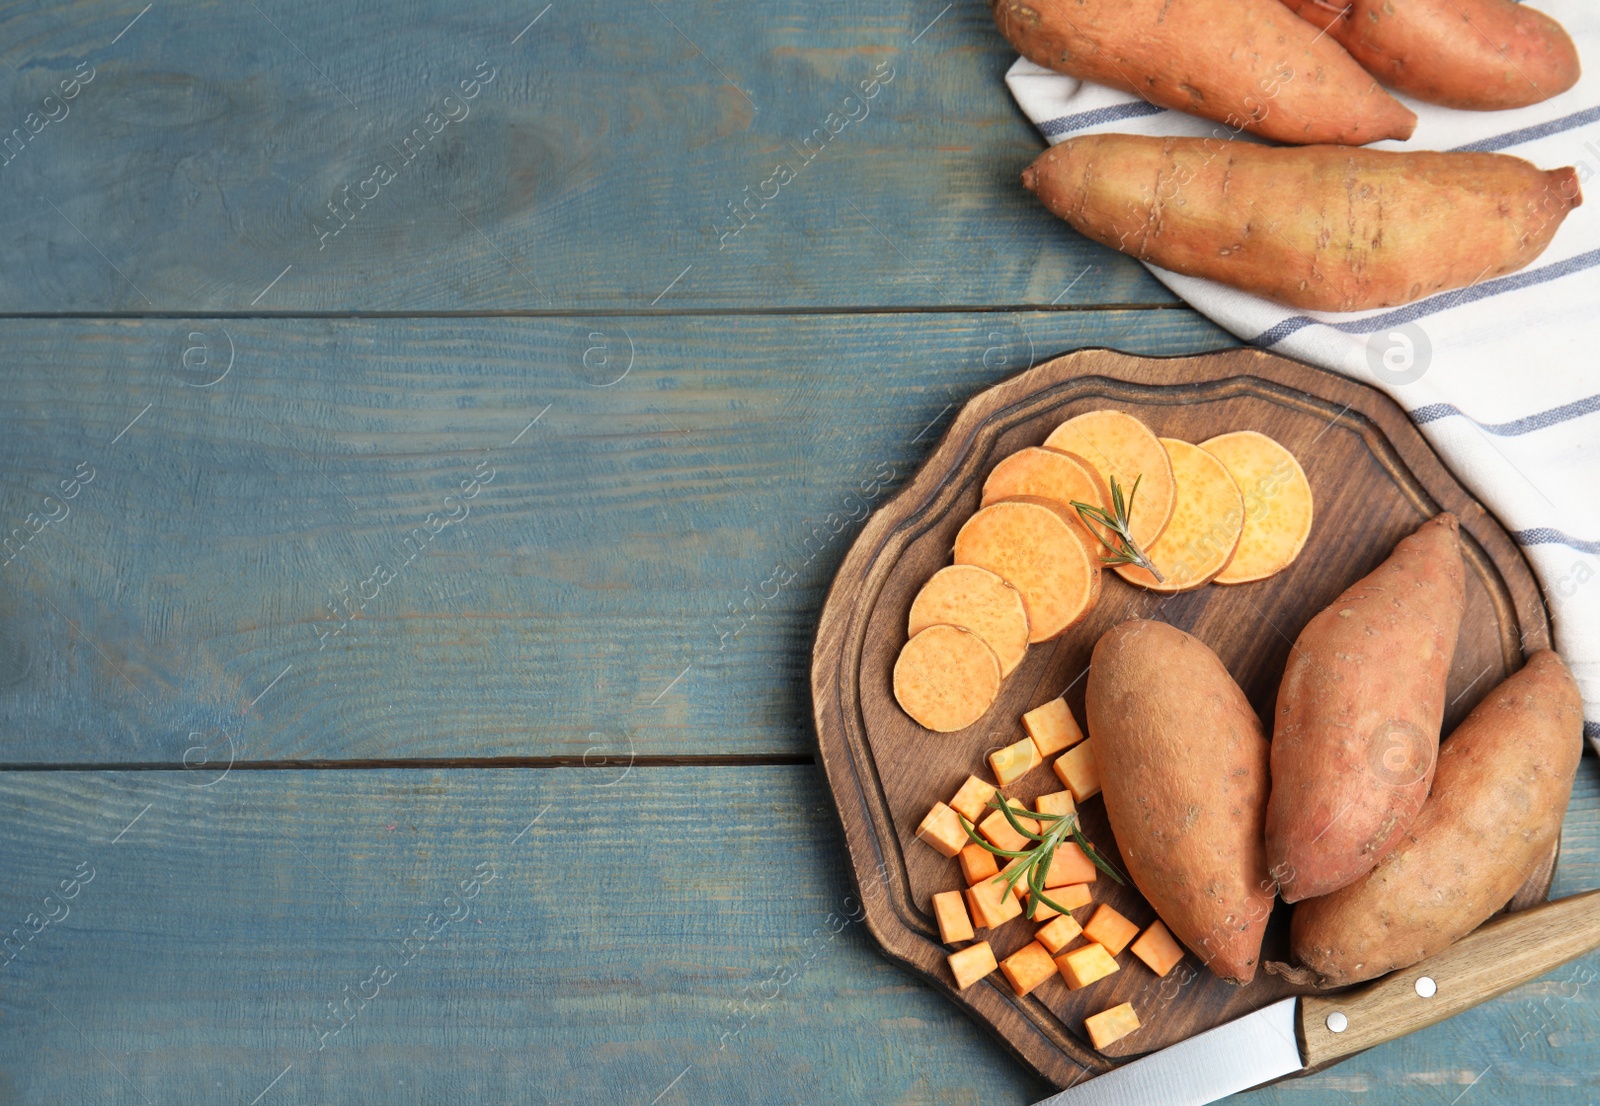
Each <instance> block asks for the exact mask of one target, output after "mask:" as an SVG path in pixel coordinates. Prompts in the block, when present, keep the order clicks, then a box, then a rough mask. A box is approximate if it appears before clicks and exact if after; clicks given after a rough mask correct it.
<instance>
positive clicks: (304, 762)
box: [0, 753, 817, 772]
mask: <svg viewBox="0 0 1600 1106" xmlns="http://www.w3.org/2000/svg"><path fill="white" fill-rule="evenodd" d="M622 762H623V758H621V757H617V758H614V759H612V758H607V757H599V758H595V757H591V756H587V755H582V756H549V757H506V756H500V757H392V758H386V757H356V758H350V759H334V758H321V757H312V758H303V759H292V758H291V759H284V760H240V761H235V762H234V763H233V764H231V765H229V767H228V770H229V771H232V772H282V771H307V770H336V771H351V770H355V771H371V770H385V769H395V768H427V769H435V770H452V769H460V768H469V769H470V768H531V769H549V768H592V769H593V768H609V769H611V770H612V771H615V770H616V769H617V768H618V767H621V766H622ZM816 762H817V761H816V757H815V756H813V755H812V754H810V753H728V754H716V753H708V754H704V755H698V756H697V755H692V754H689V755H681V756H680V755H655V756H649V755H641V756H635V757H632V758H629V759H628V760H627V765H628V767H631V768H784V767H795V766H798V765H813V764H815V763H816ZM205 768H206V770H208V771H215V770H216V766H215V765H210V764H208V765H206V766H205ZM191 771H194V769H193V768H190V767H188V766H187V765H184V764H183V763H181V762H179V763H170V762H167V761H135V762H131V763H116V762H106V763H88V762H86V763H82V764H0V772H191Z"/></svg>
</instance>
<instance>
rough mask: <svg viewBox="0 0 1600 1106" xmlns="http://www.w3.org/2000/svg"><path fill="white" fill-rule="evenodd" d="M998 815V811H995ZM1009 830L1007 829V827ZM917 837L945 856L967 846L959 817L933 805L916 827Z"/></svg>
mask: <svg viewBox="0 0 1600 1106" xmlns="http://www.w3.org/2000/svg"><path fill="white" fill-rule="evenodd" d="M995 813H996V814H999V813H1000V812H999V811H995ZM1007 828H1009V827H1007ZM917 836H918V837H920V838H922V839H923V840H924V841H926V842H927V843H928V844H930V845H932V846H933V847H934V848H936V849H938V850H939V851H940V852H941V853H943V854H944V855H945V856H955V855H957V854H958V853H960V852H961V847H962V846H963V845H966V844H969V843H970V842H969V840H968V838H967V831H966V830H964V829H962V828H961V815H959V814H957V813H956V812H955V811H953V810H951V809H950V808H949V807H947V806H945V805H944V804H943V803H934V804H933V809H932V810H930V811H928V816H927V817H926V818H924V819H923V820H922V825H920V826H918V827H917Z"/></svg>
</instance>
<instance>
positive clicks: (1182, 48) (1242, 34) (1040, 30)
mask: <svg viewBox="0 0 1600 1106" xmlns="http://www.w3.org/2000/svg"><path fill="white" fill-rule="evenodd" d="M990 2H991V6H992V7H993V8H994V15H995V22H996V23H997V24H999V26H1000V32H1001V33H1002V34H1003V35H1005V36H1006V38H1007V40H1008V41H1010V43H1011V45H1012V46H1014V47H1016V48H1017V50H1018V51H1019V52H1020V53H1021V54H1022V55H1023V56H1025V57H1026V58H1027V59H1028V60H1029V61H1032V62H1035V63H1037V64H1039V65H1043V66H1046V67H1047V68H1050V69H1055V70H1059V71H1060V72H1062V73H1066V74H1069V75H1070V76H1073V77H1079V78H1081V79H1083V80H1089V81H1094V82H1095V83H1097V84H1103V85H1109V86H1111V87H1112V88H1120V89H1122V90H1123V91H1125V92H1132V93H1134V94H1135V95H1138V96H1142V97H1144V98H1145V99H1146V100H1149V101H1150V102H1151V103H1152V104H1159V105H1160V106H1161V107H1165V108H1176V109H1177V110H1178V111H1186V112H1189V113H1190V114H1192V115H1200V116H1204V117H1205V118H1207V119H1214V120H1217V121H1218V122H1220V123H1225V124H1227V125H1228V126H1229V127H1231V128H1233V129H1234V130H1235V131H1238V130H1240V129H1243V130H1247V131H1251V132H1252V133H1255V134H1259V135H1261V136H1262V137H1264V138H1271V139H1275V140H1277V141H1279V142H1338V143H1343V144H1346V145H1353V146H1359V145H1363V144H1364V143H1367V142H1376V141H1377V140H1379V139H1381V138H1409V137H1411V130H1412V128H1413V127H1415V126H1416V125H1417V117H1416V116H1415V115H1414V114H1412V112H1411V111H1410V110H1409V109H1407V108H1406V107H1404V106H1402V105H1401V103H1400V102H1399V101H1398V100H1396V99H1395V98H1394V97H1392V96H1390V95H1389V94H1388V93H1387V92H1385V91H1384V90H1383V89H1382V88H1381V87H1380V86H1379V84H1378V82H1377V81H1375V80H1374V79H1373V78H1372V75H1371V74H1369V73H1367V72H1365V71H1364V70H1363V69H1362V68H1361V66H1359V65H1357V64H1356V63H1355V61H1354V60H1353V59H1352V58H1351V57H1350V55H1349V54H1347V53H1345V52H1344V49H1343V47H1341V46H1340V45H1339V44H1338V43H1337V42H1335V41H1333V40H1332V39H1331V38H1329V37H1328V36H1327V35H1325V34H1319V33H1318V32H1317V30H1316V28H1314V27H1312V26H1311V25H1310V24H1308V23H1306V22H1305V21H1304V20H1301V19H1297V18H1295V17H1294V16H1293V15H1291V14H1290V13H1289V12H1287V11H1285V10H1284V9H1283V8H1282V7H1280V6H1278V5H1277V4H1276V3H1275V2H1274V0H1226V2H1224V0H990Z"/></svg>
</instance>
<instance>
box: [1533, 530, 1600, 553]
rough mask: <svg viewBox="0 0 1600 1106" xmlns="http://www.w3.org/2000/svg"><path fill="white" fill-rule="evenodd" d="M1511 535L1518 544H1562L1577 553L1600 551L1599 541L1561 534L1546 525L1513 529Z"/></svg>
mask: <svg viewBox="0 0 1600 1106" xmlns="http://www.w3.org/2000/svg"><path fill="white" fill-rule="evenodd" d="M1511 537H1512V540H1514V541H1515V542H1516V543H1517V544H1518V545H1564V546H1566V547H1567V548H1568V549H1575V550H1577V551H1578V552H1579V553H1600V541H1584V540H1583V539H1582V538H1575V537H1573V536H1572V535H1571V534H1563V533H1562V532H1561V531H1560V530H1552V529H1551V528H1550V527H1548V526H1536V527H1534V528H1533V529H1532V530H1513V531H1512V532H1511Z"/></svg>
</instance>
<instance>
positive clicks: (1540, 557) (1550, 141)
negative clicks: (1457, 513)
mask: <svg viewBox="0 0 1600 1106" xmlns="http://www.w3.org/2000/svg"><path fill="white" fill-rule="evenodd" d="M1537 6H1538V7H1539V8H1540V10H1542V11H1545V12H1547V13H1548V14H1550V15H1552V16H1554V17H1555V18H1556V19H1558V20H1560V21H1561V22H1562V24H1563V25H1564V26H1565V27H1566V28H1567V30H1568V32H1569V33H1570V34H1571V35H1572V38H1573V41H1574V42H1576V43H1577V46H1578V52H1579V56H1580V57H1581V58H1583V59H1584V60H1585V62H1586V63H1587V64H1586V69H1587V72H1586V74H1585V76H1584V77H1583V79H1582V80H1580V81H1579V82H1578V84H1577V86H1576V87H1574V88H1572V89H1570V90H1568V91H1567V92H1565V93H1562V94H1561V95H1560V96H1556V97H1553V98H1552V99H1550V100H1547V101H1545V102H1544V103H1542V104H1538V105H1535V106H1533V107H1528V108H1518V109H1516V110H1513V111H1496V112H1470V111H1455V110H1452V109H1450V108H1441V107H1435V106H1433V105H1431V104H1423V103H1418V102H1415V101H1412V100H1409V99H1406V98H1405V97H1401V99H1402V100H1404V102H1405V103H1406V106H1408V107H1410V108H1411V109H1412V110H1413V111H1415V112H1416V113H1417V116H1418V123H1417V130H1416V133H1415V134H1414V135H1413V136H1412V137H1411V139H1410V140H1408V141H1406V142H1381V143H1377V144H1376V148H1378V149H1404V150H1460V149H1472V150H1491V151H1496V152H1504V153H1508V154H1513V155H1515V156H1517V157H1521V158H1525V159H1526V160H1528V161H1531V162H1533V163H1534V164H1536V165H1538V166H1540V167H1542V168H1546V169H1554V168H1557V167H1559V166H1563V165H1571V166H1575V167H1576V168H1577V170H1578V177H1579V180H1580V181H1581V182H1583V183H1584V184H1585V185H1586V186H1587V185H1588V184H1589V183H1590V182H1593V181H1595V180H1596V177H1597V175H1600V6H1596V5H1594V4H1593V3H1592V0H1540V2H1539V4H1538V5H1537ZM1006 84H1007V85H1008V86H1009V87H1010V89H1011V93H1012V95H1013V96H1014V97H1015V98H1016V101H1017V103H1018V105H1019V106H1021V108H1022V110H1023V112H1024V113H1025V114H1026V115H1027V116H1028V118H1030V119H1031V120H1033V122H1034V124H1035V125H1036V126H1038V128H1039V130H1040V131H1041V132H1042V133H1043V134H1044V135H1045V137H1046V138H1047V139H1048V140H1049V141H1050V142H1052V143H1055V142H1060V141H1063V140H1064V139H1067V138H1070V137H1073V136H1075V135H1080V134H1091V133H1096V132H1108V131H1116V132H1121V133H1126V134H1153V135H1195V136H1204V135H1211V134H1216V135H1218V136H1220V137H1231V135H1230V133H1229V131H1228V128H1226V127H1224V126H1223V125H1222V124H1220V123H1213V122H1211V121H1209V120H1205V119H1198V118H1195V117H1194V116H1190V115H1185V114H1182V113H1180V112H1175V111H1168V110H1165V109H1162V108H1157V107H1155V106H1154V105H1151V104H1148V103H1146V102H1144V101H1142V100H1139V99H1137V98H1135V97H1133V96H1132V95H1130V94H1128V93H1123V92H1118V91H1115V90H1113V89H1109V88H1105V87H1102V86H1100V85H1094V84H1090V83H1087V82H1084V81H1079V80H1076V79H1074V78H1072V77H1067V76H1063V75H1061V74H1059V73H1054V72H1051V71H1050V70H1048V69H1042V68H1040V67H1039V66H1037V65H1034V64H1033V63H1032V62H1029V61H1027V60H1025V59H1019V60H1018V61H1017V63H1016V64H1015V65H1013V66H1012V67H1011V69H1010V71H1009V72H1008V73H1007V74H1006ZM1243 137H1246V138H1248V136H1243ZM1591 191H1593V192H1595V194H1594V195H1593V196H1591V198H1590V202H1589V204H1588V205H1587V206H1583V207H1580V208H1578V209H1577V210H1576V211H1574V212H1572V214H1570V215H1569V216H1568V217H1567V219H1566V221H1565V223H1563V224H1562V226H1561V228H1560V230H1559V231H1558V232H1557V234H1556V236H1555V240H1554V241H1553V242H1552V243H1551V244H1550V247H1549V248H1548V249H1547V250H1546V251H1545V253H1544V254H1543V255H1542V256H1541V257H1539V258H1538V259H1537V260H1535V261H1534V262H1533V264H1532V265H1530V266H1528V267H1527V268H1526V269H1524V270H1523V271H1522V272H1520V273H1514V274H1511V275H1510V276H1506V277H1501V278H1498V279H1494V280H1488V281H1484V282H1483V283H1481V284H1478V285H1475V286H1473V287H1471V288H1468V289H1463V290H1457V291H1454V292H1448V293H1443V294H1440V295H1437V296H1432V297H1430V298H1428V299H1424V300H1421V301H1419V302H1416V303H1412V304H1408V305H1406V306H1404V307H1401V308H1396V309H1390V310H1381V311H1364V312H1352V313H1338V314H1336V313H1318V312H1308V313H1301V312H1296V311H1294V310H1292V309H1289V308H1285V307H1283V306H1280V305H1278V304H1275V303H1272V302H1271V301H1269V300H1265V299H1262V298H1260V297H1258V296H1252V295H1247V294H1246V293H1243V292H1239V291H1235V290H1234V289H1232V288H1228V287H1225V286H1223V285H1220V284H1216V283H1213V282H1211V281H1208V280H1200V279H1197V278H1194V277H1186V276H1180V275H1179V274H1177V273H1173V272H1168V271H1166V270H1164V269H1160V268H1157V267H1155V266H1150V271H1151V272H1152V273H1154V274H1155V276H1156V278H1157V279H1159V280H1160V281H1161V282H1162V283H1163V284H1165V285H1166V286H1167V287H1169V288H1171V289H1172V290H1173V291H1174V292H1175V293H1177V294H1178V295H1179V296H1181V297H1183V299H1185V300H1187V301H1188V302H1189V303H1190V304H1191V305H1192V306H1193V307H1194V308H1195V309H1196V310H1198V311H1200V312H1201V313H1202V314H1205V315H1207V316H1209V317H1210V318H1211V319H1213V320H1215V321H1216V322H1217V323H1218V324H1219V325H1221V326H1223V327H1226V328H1227V329H1228V330H1230V331H1232V332H1233V333H1234V334H1236V335H1238V336H1239V337H1240V338H1242V339H1244V340H1245V341H1246V342H1250V343H1252V344H1254V345H1256V346H1259V347H1261V348H1263V349H1269V350H1273V351H1274V352H1279V353H1283V354H1286V355H1288V356H1290V357H1295V358H1299V359H1301V360H1304V361H1308V362H1311V363H1312V364H1315V365H1321V366H1323V367H1324V368H1327V369H1331V370H1333V371H1334V372H1338V373H1342V374H1343V375H1345V376H1348V377H1352V378H1354V379H1356V380H1361V381H1365V382H1366V383H1369V384H1374V385H1376V386H1377V387H1379V388H1381V389H1382V390H1383V391H1385V392H1387V393H1388V394H1389V395H1390V396H1392V397H1393V398H1394V400H1395V401H1396V402H1397V403H1399V404H1400V405H1401V407H1403V408H1404V409H1405V410H1406V411H1407V412H1408V413H1409V414H1410V415H1411V417H1412V419H1413V420H1414V421H1415V422H1416V423H1417V424H1418V426H1420V428H1421V429H1422V432H1423V434H1424V435H1426V436H1427V438H1428V440H1429V441H1430V442H1431V443H1432V444H1433V446H1434V448H1435V449H1436V450H1438V452H1439V454H1440V455H1441V456H1442V457H1443V458H1444V459H1445V461H1446V462H1447V463H1448V464H1449V465H1450V467H1451V469H1452V470H1453V471H1454V472H1455V474H1456V476H1457V477H1458V478H1459V479H1460V480H1461V482H1462V483H1463V484H1465V485H1466V486H1467V487H1468V488H1469V489H1471V491H1472V492H1473V494H1474V495H1476V496H1477V497H1478V498H1479V499H1480V500H1481V501H1482V502H1483V503H1485V504H1486V505H1487V506H1488V507H1489V509H1490V510H1492V511H1493V512H1494V513H1495V514H1496V515H1497V516H1498V517H1499V519H1500V521H1501V522H1502V523H1503V524H1504V525H1505V527H1506V529H1507V530H1509V531H1511V533H1512V536H1513V537H1514V538H1515V539H1516V540H1517V542H1518V544H1519V545H1521V547H1522V550H1523V552H1524V553H1525V554H1526V555H1527V557H1528V560H1529V562H1530V563H1531V564H1532V565H1533V568H1534V572H1535V573H1536V574H1537V575H1538V577H1539V582H1540V584H1541V585H1542V586H1543V588H1544V594H1545V598H1546V600H1547V601H1548V603H1549V605H1550V608H1551V611H1552V616H1553V622H1554V626H1555V637H1556V648H1557V650H1558V651H1559V652H1560V653H1561V655H1562V657H1563V658H1565V660H1566V661H1567V663H1568V664H1569V665H1570V666H1571V668H1572V671H1573V673H1574V675H1576V677H1577V679H1578V684H1579V686H1580V687H1581V688H1582V690H1583V698H1584V717H1585V719H1586V721H1585V723H1584V734H1585V736H1587V737H1588V738H1589V739H1590V740H1591V741H1592V742H1594V743H1595V746H1596V749H1597V750H1600V365H1597V362H1596V361H1594V360H1590V358H1594V357H1595V356H1596V347H1597V346H1600V184H1595V185H1594V188H1593V189H1591Z"/></svg>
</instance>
